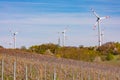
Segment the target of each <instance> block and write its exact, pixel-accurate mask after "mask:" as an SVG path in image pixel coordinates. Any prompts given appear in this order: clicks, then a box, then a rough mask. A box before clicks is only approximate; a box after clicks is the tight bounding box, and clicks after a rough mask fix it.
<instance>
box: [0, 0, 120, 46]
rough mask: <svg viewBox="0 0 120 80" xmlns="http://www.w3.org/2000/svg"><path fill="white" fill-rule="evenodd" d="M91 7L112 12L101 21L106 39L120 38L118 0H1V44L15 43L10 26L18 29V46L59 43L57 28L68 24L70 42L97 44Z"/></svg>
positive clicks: (104, 13)
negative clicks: (107, 17)
mask: <svg viewBox="0 0 120 80" xmlns="http://www.w3.org/2000/svg"><path fill="white" fill-rule="evenodd" d="M91 8H94V10H95V11H96V12H97V13H98V14H99V15H100V16H110V18H109V19H106V20H103V21H101V23H100V26H101V29H102V30H104V38H103V39H104V40H103V42H104V43H105V42H110V41H115V42H120V38H119V34H120V31H119V30H120V27H119V25H120V1H119V0H115V1H113V0H0V45H2V46H4V47H13V39H12V36H11V33H10V30H12V31H13V32H16V31H17V32H18V34H17V37H16V46H17V47H19V48H20V47H21V46H26V47H29V46H31V45H39V44H43V43H49V42H51V43H55V44H57V43H58V42H57V39H58V32H62V31H63V30H64V29H65V28H66V27H67V32H66V45H67V46H79V45H84V46H96V45H98V43H97V29H96V30H93V26H94V24H95V22H96V17H95V16H94V15H93V13H92V12H91ZM60 37H61V38H62V34H60ZM9 43H12V45H9Z"/></svg>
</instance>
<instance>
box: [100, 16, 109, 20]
mask: <svg viewBox="0 0 120 80" xmlns="http://www.w3.org/2000/svg"><path fill="white" fill-rule="evenodd" d="M108 18H109V16H105V17H100V20H103V19H108Z"/></svg>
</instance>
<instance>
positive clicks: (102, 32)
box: [101, 29, 104, 44]
mask: <svg viewBox="0 0 120 80" xmlns="http://www.w3.org/2000/svg"><path fill="white" fill-rule="evenodd" d="M103 43H104V29H103V30H102V31H101V44H103Z"/></svg>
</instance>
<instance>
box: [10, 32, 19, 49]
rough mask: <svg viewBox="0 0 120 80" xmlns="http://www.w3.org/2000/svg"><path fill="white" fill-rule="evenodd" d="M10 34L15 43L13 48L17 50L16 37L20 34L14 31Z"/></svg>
mask: <svg viewBox="0 0 120 80" xmlns="http://www.w3.org/2000/svg"><path fill="white" fill-rule="evenodd" d="M10 32H11V34H12V36H13V43H14V45H13V48H14V49H15V48H16V35H17V34H18V32H12V31H10Z"/></svg>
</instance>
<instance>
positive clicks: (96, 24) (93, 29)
mask: <svg viewBox="0 0 120 80" xmlns="http://www.w3.org/2000/svg"><path fill="white" fill-rule="evenodd" d="M97 23H98V22H96V23H95V24H94V27H93V30H95V29H96V26H97Z"/></svg>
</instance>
